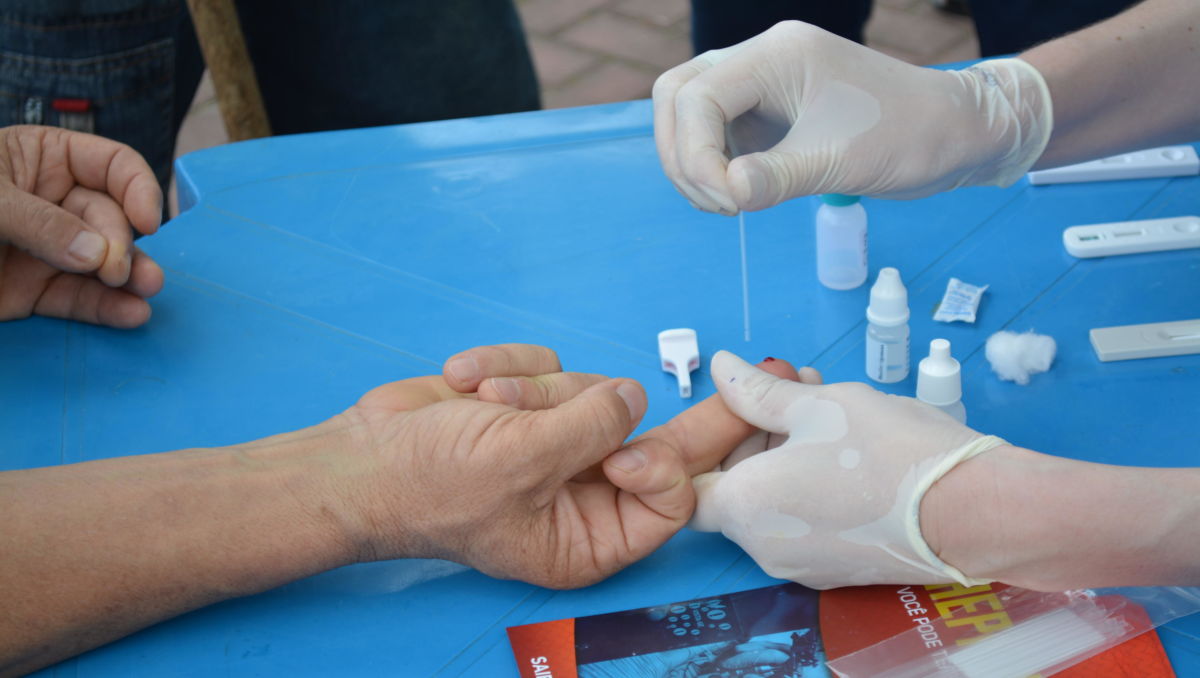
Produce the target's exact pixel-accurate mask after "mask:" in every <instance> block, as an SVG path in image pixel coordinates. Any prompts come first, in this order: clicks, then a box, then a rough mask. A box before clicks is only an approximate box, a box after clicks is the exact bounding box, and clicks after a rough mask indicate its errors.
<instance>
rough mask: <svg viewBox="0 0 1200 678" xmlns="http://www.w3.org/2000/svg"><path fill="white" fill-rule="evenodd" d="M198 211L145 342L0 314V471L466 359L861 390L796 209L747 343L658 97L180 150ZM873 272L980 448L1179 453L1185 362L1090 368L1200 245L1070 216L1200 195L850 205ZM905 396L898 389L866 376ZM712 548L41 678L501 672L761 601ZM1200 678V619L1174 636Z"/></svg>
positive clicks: (168, 245) (157, 633)
mask: <svg viewBox="0 0 1200 678" xmlns="http://www.w3.org/2000/svg"><path fill="white" fill-rule="evenodd" d="M178 178H179V185H180V189H181V196H182V203H183V205H184V207H185V209H186V212H185V213H184V214H183V215H182V216H180V217H179V218H178V219H176V220H174V221H172V222H171V223H169V224H168V225H166V226H165V227H164V228H163V230H162V231H161V232H160V233H159V234H157V235H155V236H152V237H149V238H146V239H144V240H143V241H142V242H141V245H142V247H143V248H144V249H145V250H146V251H147V252H149V253H150V254H151V255H152V256H154V257H155V258H156V259H157V260H158V261H159V262H160V263H161V264H162V265H163V267H164V268H165V269H166V272H167V283H166V287H165V289H164V290H163V292H162V293H161V294H160V295H159V296H158V297H157V298H156V299H155V300H154V317H153V319H152V320H151V321H150V323H149V324H148V325H146V326H145V327H143V328H140V329H137V330H134V331H117V330H110V329H103V328H97V327H89V326H85V325H80V324H73V323H68V322H61V321H56V320H48V319H39V318H35V319H30V320H24V321H20V322H12V323H5V324H3V325H0V342H2V343H3V345H4V346H5V347H6V350H5V351H3V352H0V394H3V407H2V408H0V426H2V427H3V431H4V434H3V439H4V440H5V442H4V444H3V449H2V450H0V468H3V469H14V468H23V467H30V466H40V465H49V464H58V463H72V462H80V461H86V460H91V459H98V458H104V457H109V456H116V455H126V454H139V453H148V452H158V451H164V450H171V449H178V448H183V447H196V446H209V445H222V444H228V443H235V442H242V441H246V440H250V439H254V438H258V437H262V436H266V435H270V434H273V433H277V432H280V431H284V430H292V429H295V428H299V427H303V426H306V425H309V424H313V423H316V422H318V421H320V420H322V419H324V418H326V417H328V416H330V415H332V414H334V413H336V412H339V411H341V410H342V409H344V408H346V407H347V406H349V405H350V404H352V403H353V402H354V401H355V400H356V399H357V398H358V396H360V395H361V394H363V393H364V392H366V391H367V390H369V389H370V388H372V387H374V386H377V385H379V384H380V383H383V382H386V381H392V380H396V379H403V378H406V377H410V376H414V375H422V374H430V373H435V372H437V371H439V370H440V365H441V363H442V361H443V360H444V359H445V358H446V357H447V356H449V355H451V354H452V353H455V352H457V351H459V350H462V349H464V348H467V347H470V346H474V345H479V344H489V343H499V342H531V343H537V344H545V345H548V346H551V347H553V348H555V349H556V350H557V351H558V352H559V354H560V356H561V357H562V361H563V363H564V365H565V366H566V367H567V368H568V369H573V370H579V371H586V372H600V373H606V374H610V375H624V376H629V377H634V378H636V379H638V380H639V381H641V383H642V384H644V385H645V386H646V389H647V391H648V393H649V400H650V406H649V411H648V413H647V415H646V417H645V421H644V423H643V424H642V428H643V429H644V428H647V427H650V426H654V425H657V424H659V423H662V422H663V421H665V420H667V419H669V418H670V417H671V416H673V415H675V414H676V413H678V412H680V411H682V410H683V409H684V408H686V407H687V406H688V405H689V404H690V403H691V402H693V401H681V400H680V398H679V397H678V393H677V390H676V385H675V381H674V379H673V377H671V376H670V375H667V374H665V373H663V372H661V371H660V369H659V365H658V359H657V355H656V350H657V344H656V334H657V333H658V331H659V330H662V329H666V328H671V327H692V328H695V329H696V330H697V332H698V334H699V338H700V347H701V353H702V366H701V368H700V370H699V371H698V372H696V373H695V374H694V375H693V378H694V380H695V384H696V385H695V400H699V399H700V398H703V397H706V396H708V395H710V394H712V393H713V392H714V389H713V386H712V382H711V380H710V379H709V376H708V368H707V360H708V358H709V357H710V356H711V355H712V354H713V353H714V352H715V351H717V350H718V349H721V348H725V349H730V350H732V351H734V352H736V353H739V354H741V355H743V356H744V357H746V358H747V359H749V360H751V361H755V360H759V359H761V358H763V357H765V356H768V355H771V356H778V357H785V358H787V359H789V360H791V361H793V362H794V363H795V364H797V365H804V364H809V365H814V366H816V367H817V368H819V369H821V370H823V371H824V372H825V375H826V378H827V380H830V381H840V380H865V376H864V373H863V337H864V329H865V324H864V323H865V321H864V317H863V312H864V309H865V306H866V300H867V291H868V290H867V286H863V287H861V288H859V289H856V290H852V291H848V292H835V291H831V290H827V289H824V288H822V287H821V286H820V285H819V284H818V283H817V281H816V275H815V270H814V253H813V229H812V217H813V213H814V211H815V208H816V205H815V203H814V201H813V200H812V199H801V200H795V201H792V202H790V203H787V204H785V205H781V206H779V207H776V208H773V209H771V210H767V211H764V212H758V213H753V214H749V215H747V217H746V226H747V232H748V258H749V263H750V275H749V281H750V304H751V309H750V310H751V318H752V329H753V340H752V341H750V342H746V341H744V340H743V336H742V292H741V286H740V275H741V274H740V268H739V256H738V232H737V222H736V221H735V220H733V219H729V218H724V217H719V216H714V215H708V214H703V213H700V212H698V211H696V210H694V209H692V208H691V207H689V206H688V204H687V202H686V201H685V200H683V199H682V198H681V197H680V196H679V195H678V194H676V192H675V190H674V189H673V188H672V187H671V185H670V183H669V182H668V181H667V180H666V178H664V176H663V175H662V172H661V170H660V168H659V165H658V160H657V157H656V155H655V150H654V142H653V132H652V128H651V111H650V105H649V103H648V102H646V101H639V102H632V103H623V104H610V105H604V106H597V107H590V108H580V109H569V110H560V111H544V112H535V113H525V114H517V115H509V116H499V117H492V118H477V119H467V120H456V121H445V122H437V123H423V124H416V125H406V126H397V127H383V128H375V129H366V130H355V131H343V132H331V133H323V134H312V135H303V136H295V137H278V138H273V139H265V140H258V141H251V142H246V143H240V144H233V145H229V146H223V147H219V148H214V149H209V150H205V151H200V152H197V153H193V154H190V155H188V156H186V157H185V158H183V159H181V160H180V162H179V166H178ZM864 204H865V206H866V209H867V212H868V214H869V218H870V268H871V279H872V280H873V279H874V277H875V275H876V273H877V272H878V270H879V269H880V268H881V267H883V266H895V267H897V268H899V269H900V271H901V274H902V276H903V278H904V280H905V282H906V284H907V285H908V289H909V295H910V306H911V308H912V311H913V315H912V321H911V329H912V347H913V359H914V366H915V362H916V360H918V359H919V358H920V357H922V356H923V355H924V354H925V351H926V349H927V346H928V342H929V341H930V340H931V339H933V338H935V337H945V338H947V339H949V340H950V341H951V342H952V344H953V350H954V354H955V355H956V356H957V357H958V359H959V360H960V361H962V363H963V377H964V393H965V395H964V401H965V403H966V405H967V409H968V412H969V417H970V423H971V424H972V426H974V427H975V428H977V429H979V430H981V431H985V432H988V433H994V434H997V435H1000V436H1003V437H1005V438H1007V439H1008V440H1010V441H1013V442H1014V443H1017V444H1020V445H1023V446H1026V447H1030V448H1033V449H1037V450H1042V451H1045V452H1050V453H1054V454H1059V455H1064V456H1068V457H1074V458H1079V459H1089V460H1093V461H1099V462H1108V463H1118V464H1140V465H1148V466H1195V465H1197V453H1198V446H1197V440H1200V416H1197V415H1198V414H1200V356H1195V355H1193V356H1183V357H1175V358H1158V359H1151V360H1135V361H1127V362H1118V363H1107V364H1106V363H1101V362H1099V361H1098V360H1097V359H1096V356H1095V355H1094V353H1093V352H1092V349H1091V347H1090V345H1089V343H1088V338H1087V331H1088V329H1089V328H1092V327H1104V326H1110V325H1124V324H1132V323H1145V322H1154V321H1166V320H1181V319H1187V318H1197V317H1200V296H1198V290H1200V251H1197V250H1191V251H1178V252H1167V253H1155V254H1143V255H1132V256H1121V257H1112V258H1104V259H1093V260H1079V259H1075V258H1073V257H1071V256H1070V255H1068V254H1067V253H1066V252H1065V251H1064V249H1063V246H1062V243H1061V233H1062V230H1063V229H1064V228H1065V227H1067V226H1071V225H1075V224H1087V223H1098V222H1106V221H1119V220H1125V219H1148V218H1155V217H1167V216H1176V215H1182V214H1200V178H1197V177H1190V178H1179V179H1150V180H1140V181H1121V182H1109V183H1103V184H1090V185H1061V186H1045V187H1031V186H1029V184H1028V183H1027V182H1026V181H1024V180H1022V181H1020V182H1018V183H1017V185H1015V186H1013V187H1011V188H1009V189H1005V190H1000V189H995V188H972V189H965V190H959V191H954V192H952V193H949V194H944V195H939V196H935V197H932V198H927V199H923V200H917V201H911V202H890V201H881V200H865V201H864ZM951 276H954V277H957V278H960V279H962V280H965V281H967V282H971V283H975V284H988V285H990V286H991V287H990V288H989V289H988V291H987V293H986V295H985V296H984V300H983V304H982V306H981V308H980V314H979V318H978V320H977V322H975V323H974V324H963V323H955V324H944V323H935V322H934V321H933V320H932V319H931V312H932V309H933V307H934V305H935V304H936V303H937V301H938V300H939V299H940V298H941V295H942V292H943V291H944V289H945V286H946V282H947V280H948V279H949V278H950V277H951ZM1001 329H1009V330H1015V331H1024V330H1028V329H1033V330H1036V331H1037V332H1039V333H1043V334H1049V335H1051V336H1053V337H1054V338H1055V339H1056V340H1057V341H1058V357H1057V359H1056V360H1055V363H1054V366H1053V368H1052V369H1051V370H1050V371H1049V372H1048V373H1045V374H1041V375H1037V376H1035V377H1034V378H1033V381H1032V383H1031V384H1030V385H1028V386H1018V385H1015V384H1013V383H1011V382H1002V381H1000V380H999V379H997V378H996V377H995V376H994V375H993V374H992V373H991V371H990V369H989V366H988V363H987V361H986V360H985V358H984V355H983V351H982V348H983V345H984V342H985V341H986V339H987V337H988V336H990V335H991V334H992V333H993V332H996V331H998V330H1001ZM882 388H883V389H884V390H887V391H889V392H892V393H899V394H907V395H911V394H912V393H913V391H914V388H915V377H910V378H909V379H907V380H905V381H903V382H901V383H898V384H894V385H890V386H884V387H882ZM773 581H774V580H772V579H770V578H769V577H767V576H766V575H765V574H763V572H762V571H761V570H760V569H758V567H757V566H755V565H754V563H753V562H752V561H751V560H749V558H747V557H746V556H745V555H744V554H743V553H742V552H741V551H740V550H739V549H738V548H737V547H736V546H735V545H733V544H732V543H730V542H728V541H726V540H725V539H724V538H723V537H721V536H720V535H713V534H697V533H693V532H690V531H687V530H685V531H683V532H681V533H680V534H679V535H677V536H676V537H675V538H673V539H672V540H671V541H669V542H668V543H667V544H666V545H664V546H663V547H662V548H661V549H659V550H658V551H657V552H656V553H654V554H653V555H652V556H651V557H649V558H647V559H646V560H644V561H642V562H640V563H638V564H636V565H634V566H632V567H630V568H629V569H627V570H625V571H624V572H621V573H619V574H618V575H616V576H614V577H612V578H611V579H609V580H607V581H604V582H602V583H600V584H597V585H595V586H592V587H589V588H586V589H581V590H576V591H566V592H553V591H548V590H544V589H540V588H536V587H532V586H528V585H525V584H522V583H518V582H510V581H495V580H493V579H490V578H488V577H486V576H484V575H481V574H479V573H478V572H475V571H473V570H471V569H469V568H466V567H463V566H460V565H456V564H453V563H447V562H442V561H394V562H381V563H374V564H366V565H358V566H353V567H347V568H343V569H339V570H335V571H332V572H328V573H325V574H321V575H318V576H315V577H311V578H308V579H304V580H301V581H297V582H295V583H292V584H289V585H286V586H283V587H281V588H279V589H277V590H273V591H270V592H267V593H264V594H261V595H257V596H253V597H249V598H244V599H239V600H233V601H228V602H225V603H221V604H218V605H214V606H212V607H209V608H206V609H202V610H198V611H196V612H193V613H190V614H187V615H184V616H182V617H179V618H176V619H173V620H171V621H168V622H165V623H162V624H159V625H157V626H155V627H152V628H150V629H147V630H145V631H142V632H141V633H138V634H136V635H133V636H131V637H129V638H126V639H124V640H121V641H118V642H116V643H113V644H111V645H108V646H106V647H103V648H100V649H97V650H95V651H92V652H89V653H87V654H85V655H83V656H81V657H78V658H76V659H74V660H70V661H68V662H64V663H63V664H60V665H58V666H56V667H52V668H50V669H47V670H46V671H44V672H43V673H42V674H39V675H47V676H49V675H55V676H58V675H63V676H67V675H70V676H76V675H78V676H116V675H122V676H123V675H131V674H140V675H171V676H213V675H227V676H260V675H261V676H275V675H285V674H286V675H294V676H326V675H398V676H463V675H470V676H499V677H504V676H516V675H517V672H516V668H515V666H514V663H513V659H512V655H511V653H510V650H509V647H508V643H507V639H506V637H505V633H504V629H505V627H507V626H511V625H515V624H522V623H528V622H534V621H542V620H547V619H556V618H561V617H572V616H579V615H587V614H595V613H600V612H608V611H614V610H621V609H626V608H632V607H640V606H645V605H651V604H658V603H664V602H669V601H675V600H683V599H689V598H694V597H698V596H701V595H708V594H713V593H722V592H729V591H734V590H740V589H746V588H752V587H755V586H761V585H766V584H768V583H772V582H773ZM1162 635H1163V640H1164V644H1165V645H1166V647H1167V649H1168V652H1169V654H1170V656H1171V657H1172V660H1173V661H1174V662H1175V664H1176V666H1177V667H1178V670H1179V671H1180V673H1181V675H1191V676H1200V619H1197V618H1195V617H1193V618H1188V619H1184V620H1180V621H1178V622H1175V623H1172V624H1170V625H1168V626H1167V627H1165V628H1164V629H1163V631H1162Z"/></svg>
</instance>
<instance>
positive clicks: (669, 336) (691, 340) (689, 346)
mask: <svg viewBox="0 0 1200 678" xmlns="http://www.w3.org/2000/svg"><path fill="white" fill-rule="evenodd" d="M658 357H659V360H661V361H662V368H663V371H664V372H670V373H672V374H674V375H675V377H676V378H678V379H679V397H680V398H691V397H692V370H694V369H696V368H697V367H700V345H699V343H697V341H696V330H693V329H689V328H686V327H681V328H678V329H673V330H663V331H662V332H659V333H658Z"/></svg>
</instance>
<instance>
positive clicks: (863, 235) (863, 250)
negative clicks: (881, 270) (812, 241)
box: [816, 193, 867, 290]
mask: <svg viewBox="0 0 1200 678" xmlns="http://www.w3.org/2000/svg"><path fill="white" fill-rule="evenodd" d="M821 203H822V204H821V206H820V207H819V208H818V209H817V229H816V230H817V280H820V281H821V284H822V285H824V286H826V287H828V288H829V289H832V290H852V289H854V288H855V287H858V286H859V285H861V284H863V283H864V282H866V281H867V211H866V210H864V209H863V206H862V205H861V204H859V202H858V196H855V195H841V194H840V193H827V194H825V195H822V196H821Z"/></svg>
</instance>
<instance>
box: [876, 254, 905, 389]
mask: <svg viewBox="0 0 1200 678" xmlns="http://www.w3.org/2000/svg"><path fill="white" fill-rule="evenodd" d="M867 376H868V377H870V378H872V379H874V380H875V381H878V382H880V383H883V384H894V383H896V382H897V381H903V380H904V379H905V378H907V377H908V290H907V289H905V288H904V283H903V282H901V280H900V271H897V270H896V269H894V268H892V267H890V266H889V267H887V268H883V269H880V271H879V277H878V278H876V279H875V284H874V285H872V286H871V303H870V304H869V305H868V306H867Z"/></svg>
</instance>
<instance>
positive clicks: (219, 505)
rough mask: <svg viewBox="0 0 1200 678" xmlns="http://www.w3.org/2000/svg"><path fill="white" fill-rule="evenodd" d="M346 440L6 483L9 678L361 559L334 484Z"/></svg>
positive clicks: (334, 437)
mask: <svg viewBox="0 0 1200 678" xmlns="http://www.w3.org/2000/svg"><path fill="white" fill-rule="evenodd" d="M341 436H342V433H341V431H339V430H338V428H337V427H336V425H331V424H329V423H327V424H323V425H321V426H318V427H313V428H309V429H304V430H302V431H297V432H295V433H289V434H284V435H280V436H275V437H272V438H267V439H264V440H261V441H258V442H256V443H251V444H248V445H241V446H236V447H228V448H215V449H196V450H186V451H182V452H172V453H166V454H150V455H144V456H135V457H122V458H117V459H106V460H101V461H92V462H86V463H82V464H73V465H69V466H62V467H52V468H41V469H32V470H27V471H11V472H6V473H0V553H3V554H4V557H2V558H0V600H3V601H4V607H3V614H0V675H3V676H8V675H19V674H22V673H25V672H28V671H32V670H34V669H36V668H39V667H42V666H45V665H47V664H50V663H53V662H55V661H58V660H61V659H63V658H66V657H68V656H71V655H73V654H77V653H79V652H82V651H84V650H87V649H89V648H92V647H96V646H98V645H101V644H103V643H106V642H109V641H111V640H114V639H117V638H120V637H122V636H125V635H127V634H129V633H132V632H133V631H136V630H138V629H140V628H142V627H145V626H148V625H150V624H153V623H155V622H158V621H161V620H163V619H167V618H169V617H172V616H174V615H177V614H180V613H182V612H185V611H187V610H191V609H194V608H197V607H201V606H203V605H207V604H209V603H213V602H216V601H219V600H223V599H226V598H230V597H236V596H244V595H249V594H252V593H257V592H260V591H264V590H267V589H270V588H272V587H275V586H278V585H280V584H283V583H285V582H288V581H291V580H293V579H297V578H299V577H303V576H305V575H309V574H314V573H317V572H321V571H323V570H327V569H330V568H332V567H337V566H339V565H343V564H348V563H350V562H353V560H354V558H353V555H354V554H353V553H352V548H351V545H350V543H349V542H348V540H346V539H345V538H344V537H343V534H344V531H343V529H342V526H340V525H339V524H338V523H337V519H335V518H334V515H335V513H334V512H333V511H331V510H329V508H327V506H326V503H325V501H326V499H327V490H328V489H329V488H327V487H323V484H324V483H327V482H328V481H327V480H325V479H327V478H329V477H330V474H329V473H328V472H327V470H326V468H327V466H328V465H329V464H332V463H333V457H332V455H331V454H330V450H332V449H333V448H335V447H337V446H338V445H339V444H341V441H340V438H341Z"/></svg>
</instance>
